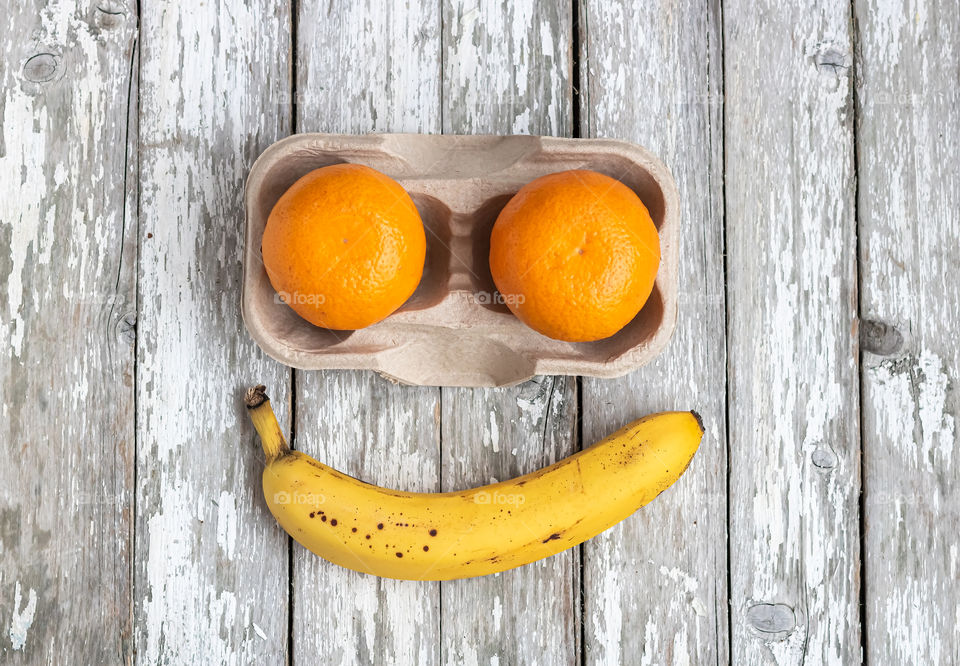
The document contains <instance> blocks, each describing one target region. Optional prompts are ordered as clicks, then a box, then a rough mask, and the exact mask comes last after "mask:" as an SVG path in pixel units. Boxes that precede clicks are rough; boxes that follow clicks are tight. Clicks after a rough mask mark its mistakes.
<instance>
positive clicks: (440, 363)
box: [242, 134, 679, 386]
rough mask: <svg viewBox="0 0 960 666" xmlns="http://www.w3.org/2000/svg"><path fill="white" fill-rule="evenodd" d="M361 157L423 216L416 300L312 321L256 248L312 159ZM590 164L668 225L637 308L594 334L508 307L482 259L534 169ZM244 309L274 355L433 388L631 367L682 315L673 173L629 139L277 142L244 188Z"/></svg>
mask: <svg viewBox="0 0 960 666" xmlns="http://www.w3.org/2000/svg"><path fill="white" fill-rule="evenodd" d="M341 162H353V163H359V164H365V165H367V166H369V167H372V168H374V169H376V170H378V171H381V172H383V173H385V174H387V175H388V176H391V177H392V178H394V179H396V180H397V181H398V182H399V183H400V184H401V185H402V186H403V187H404V188H405V189H406V190H407V192H409V193H410V196H411V198H412V199H413V201H414V203H416V206H417V209H418V210H419V211H420V216H421V217H422V219H423V223H424V227H425V229H426V238H427V257H426V262H425V266H424V272H423V279H422V280H421V282H420V285H419V287H418V288H417V290H416V292H415V293H414V294H413V296H411V297H410V299H409V300H408V301H407V302H406V303H405V304H404V305H403V306H402V307H401V308H400V309H399V310H397V311H396V312H395V313H394V314H392V315H390V316H389V317H387V318H386V319H385V320H383V321H381V322H379V323H377V324H374V325H373V326H370V327H368V328H365V329H361V330H357V331H331V330H327V329H323V328H318V327H316V326H313V325H312V324H310V323H309V322H307V321H305V320H304V319H301V318H300V317H299V316H298V315H297V314H296V313H295V312H294V311H293V310H291V309H290V308H289V307H288V306H287V305H285V304H284V303H283V302H282V301H281V300H280V298H279V297H278V295H277V294H276V292H275V291H274V289H273V287H272V286H271V285H270V281H269V279H268V278H267V273H266V271H265V270H264V267H263V261H262V258H261V253H260V245H261V240H262V238H263V230H264V227H265V225H266V222H267V217H268V216H269V214H270V211H271V210H272V208H273V206H274V204H275V203H276V202H277V200H278V199H279V198H280V196H281V195H282V194H283V193H284V192H285V191H286V190H287V188H289V187H290V186H291V185H292V184H293V183H294V182H295V181H296V180H297V179H298V178H300V177H301V176H303V175H304V174H306V173H308V172H309V171H311V170H313V169H316V168H318V167H322V166H327V165H330V164H337V163H341ZM568 169H592V170H594V171H599V172H601V173H604V174H606V175H608V176H611V177H613V178H616V179H617V180H619V181H621V182H623V183H624V184H625V185H627V186H628V187H630V188H631V189H633V190H634V191H635V192H636V193H637V195H639V197H640V199H641V200H642V201H643V202H644V204H645V205H646V206H647V208H648V210H649V211H650V215H651V217H652V218H653V221H654V224H655V225H656V226H657V229H658V231H659V234H660V244H661V263H660V268H659V272H658V273H657V279H656V284H655V286H654V289H653V293H652V294H651V295H650V298H649V299H648V301H647V303H646V305H645V306H644V307H643V309H642V310H641V311H640V313H639V314H638V315H637V316H636V317H635V318H634V319H633V321H631V322H630V323H629V324H628V325H627V326H626V327H624V328H623V329H622V330H621V331H619V332H618V333H617V334H615V335H613V336H612V337H610V338H607V339H605V340H599V341H596V342H578V343H572V342H561V341H559V340H553V339H550V338H548V337H545V336H543V335H540V334H539V333H537V332H535V331H533V330H532V329H530V328H528V327H527V326H526V325H524V324H523V323H522V322H520V320H518V319H517V318H516V317H514V316H513V314H511V312H510V310H509V309H508V308H507V306H506V305H505V304H504V303H503V298H502V296H500V294H499V293H498V292H497V290H496V287H495V286H494V284H493V279H492V277H491V275H490V268H489V265H488V262H487V257H488V254H489V251H490V231H491V229H492V228H493V223H494V222H495V221H496V219H497V215H498V214H499V213H500V211H501V209H502V208H503V207H504V206H505V205H506V203H507V201H509V200H510V197H512V196H513V195H514V194H515V193H516V192H517V190H519V189H520V188H521V187H522V186H523V185H525V184H526V183H529V182H530V181H532V180H534V179H535V178H538V177H540V176H543V175H546V174H548V173H554V172H557V171H565V170H568ZM246 212H247V220H246V241H245V243H246V244H245V248H244V255H243V295H242V309H243V318H244V321H245V323H246V326H247V329H248V330H249V331H250V334H251V335H252V336H253V338H254V339H255V340H256V341H257V343H258V344H259V345H260V346H261V347H262V348H263V349H264V351H266V352H267V353H268V354H269V355H270V356H272V357H273V358H275V359H277V360H278V361H281V362H282V363H285V364H287V365H290V366H293V367H295V368H303V369H310V370H316V369H368V370H374V371H376V372H379V373H381V374H383V375H385V376H387V377H388V378H391V379H393V380H396V381H399V382H402V383H406V384H415V385H427V386H509V385H512V384H517V383H519V382H522V381H525V380H527V379H530V378H531V377H533V376H534V375H540V374H543V375H550V374H561V375H586V376H592V377H615V376H619V375H623V374H625V373H627V372H629V371H631V370H633V369H635V368H638V367H640V366H641V365H643V364H644V363H646V362H648V361H650V360H651V359H652V358H654V357H655V356H656V355H657V354H658V353H659V352H660V351H661V350H662V349H663V348H664V347H665V346H666V344H667V342H668V340H669V339H670V336H671V334H672V333H673V329H674V326H675V324H676V318H677V291H678V287H677V273H678V257H677V254H678V231H679V200H678V196H677V190H676V186H675V184H674V181H673V178H672V176H671V175H670V172H669V171H668V170H667V168H666V167H665V166H664V164H663V163H662V162H660V160H659V159H657V158H656V157H655V156H654V155H653V154H651V153H650V152H648V151H647V150H645V149H643V148H641V147H639V146H636V145H633V144H631V143H627V142H624V141H614V140H608V139H560V138H552V137H536V136H455V135H418V134H370V135H362V136H357V135H332V134H296V135H294V136H291V137H289V138H286V139H283V140H282V141H279V142H277V143H275V144H273V145H272V146H270V147H269V148H268V149H267V150H266V151H264V153H263V154H262V155H261V156H260V158H259V159H258V160H257V161H256V163H255V164H254V165H253V167H252V168H251V170H250V174H249V177H248V179H247V188H246Z"/></svg>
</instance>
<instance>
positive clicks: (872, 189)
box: [855, 1, 960, 664]
mask: <svg viewBox="0 0 960 666" xmlns="http://www.w3.org/2000/svg"><path fill="white" fill-rule="evenodd" d="M855 13H856V24H857V26H858V28H859V32H858V36H859V44H860V49H859V55H860V65H859V85H858V87H857V101H858V106H857V110H858V112H859V125H858V158H859V160H858V162H859V193H860V195H859V206H858V212H859V218H860V284H861V298H860V309H861V316H862V317H863V318H864V319H865V321H864V324H863V329H864V331H863V332H864V333H865V335H864V338H863V344H864V355H863V376H862V381H863V384H862V385H863V442H864V472H865V475H864V476H865V481H864V498H863V506H864V522H865V533H864V552H865V565H864V566H865V585H866V608H865V614H866V626H865V628H866V633H867V639H866V657H867V661H868V662H869V663H873V664H898V663H900V664H906V663H930V664H950V663H960V642H958V640H957V628H956V623H957V613H958V609H960V589H958V585H957V581H958V580H960V557H958V554H960V547H958V545H957V527H958V524H960V508H958V507H960V481H958V478H960V452H958V442H960V439H958V436H957V425H956V419H957V414H960V393H958V391H957V381H958V378H960V352H958V351H957V345H956V340H957V335H958V331H960V282H958V280H957V277H956V273H957V267H958V266H960V221H958V218H957V211H958V210H960V110H958V109H960V89H958V86H957V82H958V80H960V8H958V6H957V4H956V3H935V2H899V1H892V2H874V1H869V2H867V1H860V2H857V3H855Z"/></svg>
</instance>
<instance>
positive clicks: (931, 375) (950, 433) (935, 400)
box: [917, 350, 957, 466]
mask: <svg viewBox="0 0 960 666" xmlns="http://www.w3.org/2000/svg"><path fill="white" fill-rule="evenodd" d="M919 367H920V372H921V378H920V382H919V384H918V387H917V388H918V390H919V395H918V396H917V411H918V412H919V415H920V427H921V429H922V433H923V450H924V452H926V453H928V454H932V453H933V452H937V453H938V454H939V455H937V464H938V465H943V466H949V465H950V463H951V458H952V456H953V449H954V447H955V446H957V440H956V437H955V434H954V421H953V416H952V415H950V414H948V413H947V410H946V406H947V386H948V385H949V378H948V377H947V375H946V372H944V363H943V360H942V359H941V358H940V357H939V356H937V355H936V354H934V353H933V352H932V351H930V350H924V351H922V352H921V353H920V359H919Z"/></svg>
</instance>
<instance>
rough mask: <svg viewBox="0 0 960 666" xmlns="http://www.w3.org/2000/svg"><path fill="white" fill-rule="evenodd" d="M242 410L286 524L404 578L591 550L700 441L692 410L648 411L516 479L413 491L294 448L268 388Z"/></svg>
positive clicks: (472, 572)
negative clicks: (582, 546)
mask: <svg viewBox="0 0 960 666" xmlns="http://www.w3.org/2000/svg"><path fill="white" fill-rule="evenodd" d="M246 404H247V408H248V410H249V413H250V417H251V419H252V420H253V424H254V426H255V427H256V429H257V432H258V433H259V434H260V439H261V441H262V443H263V450H264V453H265V454H266V469H264V472H263V492H264V495H265V497H266V500H267V505H268V506H269V507H270V511H271V512H272V513H273V515H274V517H276V519H277V521H278V522H279V523H280V525H281V526H282V527H283V528H284V529H285V530H286V531H287V532H288V533H289V534H290V535H291V536H292V537H293V538H294V539H296V540H297V541H299V542H300V543H301V544H302V545H303V546H304V547H306V548H308V549H309V550H311V551H313V552H314V553H316V554H317V555H319V556H321V557H323V558H325V559H327V560H330V561H331V562H333V563H335V564H339V565H340V566H343V567H347V568H349V569H354V570H356V571H362V572H365V573H371V574H376V575H378V576H384V577H387V578H402V579H408V580H449V579H453V578H467V577H470V576H483V575H485V574H491V573H496V572H498V571H504V570H505V569H511V568H513V567H518V566H520V565H522V564H527V563H529V562H533V561H535V560H539V559H542V558H544V557H549V556H550V555H554V554H556V553H559V552H560V551H562V550H566V549H567V548H570V547H571V546H575V545H577V544H579V543H581V542H583V541H586V540H587V539H589V538H591V537H593V536H595V535H597V534H599V533H600V532H602V531H603V530H605V529H607V528H608V527H611V526H612V525H615V524H616V523H618V522H620V521H621V520H623V519H624V518H626V517H627V516H629V515H630V514H632V513H633V512H634V511H636V510H637V509H639V508H640V507H641V506H643V505H644V504H646V503H648V502H650V501H651V500H652V499H653V498H654V497H656V496H657V495H659V494H660V493H661V492H663V491H664V490H665V489H666V488H667V487H669V486H670V484H672V483H673V482H674V481H676V480H677V479H678V478H679V477H680V475H681V474H683V472H684V470H686V468H687V465H689V464H690V460H691V458H693V454H694V453H695V452H696V450H697V447H698V446H699V444H700V439H701V437H702V436H703V425H702V423H701V421H700V417H699V416H698V415H697V414H696V413H695V412H664V413H661V414H653V415H651V416H647V417H646V418H642V419H640V420H639V421H634V422H633V423H631V424H630V425H628V426H626V427H625V428H623V429H622V430H619V431H618V432H616V433H614V434H613V435H610V436H609V437H607V438H606V439H604V440H603V441H601V442H600V443H598V444H596V445H594V446H592V447H590V448H589V449H585V450H583V451H580V452H579V453H576V454H574V455H572V456H570V457H568V458H565V459H563V460H561V461H559V462H557V463H555V464H553V465H550V466H549V467H545V468H543V469H541V470H539V471H536V472H533V473H531V474H527V475H525V476H521V477H518V478H516V479H512V480H510V481H503V482H501V483H494V484H491V485H488V486H483V487H481V488H474V489H472V490H465V491H462V492H449V493H409V492H401V491H397V490H389V489H386V488H380V487H377V486H373V485H370V484H368V483H364V482H363V481H359V480H357V479H355V478H353V477H351V476H347V475H346V474H342V473H340V472H338V471H336V470H335V469H332V468H330V467H327V466H326V465H324V464H322V463H320V462H317V461H316V460H314V459H313V458H311V457H310V456H308V455H306V454H303V453H301V452H299V451H293V450H291V449H290V448H289V446H287V442H286V440H285V439H284V437H283V433H282V432H281V430H280V425H279V424H278V423H277V419H276V416H275V415H274V413H273V409H272V408H271V407H270V401H269V400H268V398H267V396H266V395H265V394H264V387H263V386H257V387H255V388H252V389H250V390H249V391H248V392H247V396H246Z"/></svg>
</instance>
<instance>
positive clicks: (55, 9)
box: [0, 2, 136, 664]
mask: <svg viewBox="0 0 960 666" xmlns="http://www.w3.org/2000/svg"><path fill="white" fill-rule="evenodd" d="M116 11H117V13H116V14H112V15H110V16H107V15H106V14H104V13H103V12H100V11H98V10H95V9H92V8H91V9H85V8H84V9H81V8H77V7H76V6H75V5H73V4H72V3H60V2H51V3H49V4H47V3H39V2H28V3H15V4H9V5H8V6H6V7H5V9H4V12H3V13H4V16H5V18H4V25H6V26H7V27H6V28H5V29H4V30H3V32H2V35H0V52H2V54H3V55H2V59H0V80H2V86H3V95H2V96H0V173H2V176H0V247H2V248H3V249H2V251H0V348H2V356H3V359H4V360H3V362H2V363H0V405H2V408H0V409H2V418H0V439H2V441H3V457H4V465H3V468H2V471H0V623H2V630H0V662H3V663H4V664H18V663H38V664H39V663H71V662H84V663H100V662H106V661H121V660H128V659H130V658H131V654H132V644H131V642H130V632H131V600H130V580H129V570H130V566H131V562H132V552H131V546H132V537H133V493H132V487H133V455H134V439H133V405H134V400H133V399H134V395H133V366H134V350H133V332H132V331H133V321H134V319H135V308H136V303H135V284H136V282H135V281H136V275H135V266H136V264H135V262H136V241H135V237H134V230H135V229H136V210H135V202H136V196H135V185H134V182H135V178H131V179H130V180H129V183H128V179H127V175H128V151H127V132H128V129H129V127H130V124H131V122H132V123H133V125H134V127H133V130H134V132H135V120H136V118H135V115H131V111H132V113H133V114H135V99H136V82H135V80H133V77H134V74H135V71H134V70H133V69H132V68H131V62H132V60H133V59H135V53H136V18H135V11H136V10H135V6H134V5H132V4H127V3H118V4H117V6H116ZM131 99H133V100H134V105H133V107H131ZM128 185H129V188H128ZM66 627H69V630H65V628H66Z"/></svg>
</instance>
